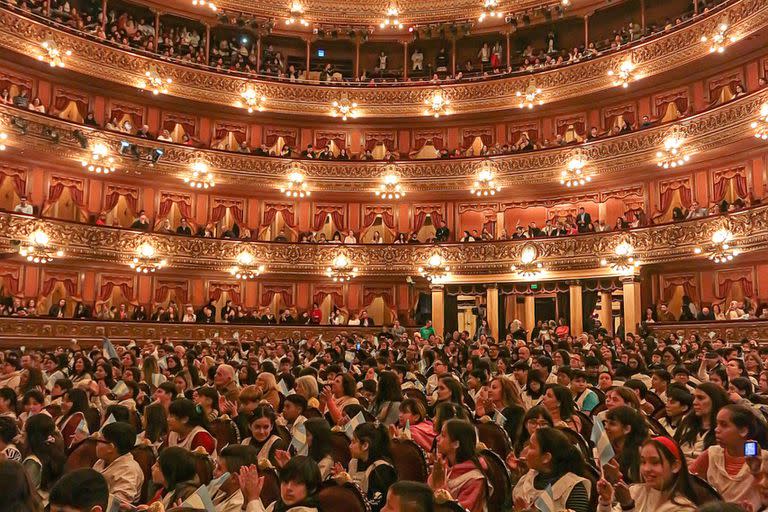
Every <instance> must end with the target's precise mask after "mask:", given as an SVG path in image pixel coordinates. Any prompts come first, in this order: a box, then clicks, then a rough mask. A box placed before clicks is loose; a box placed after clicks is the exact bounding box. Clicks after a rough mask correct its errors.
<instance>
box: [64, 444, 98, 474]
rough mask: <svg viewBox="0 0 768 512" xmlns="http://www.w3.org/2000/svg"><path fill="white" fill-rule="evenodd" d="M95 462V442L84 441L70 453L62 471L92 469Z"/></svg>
mask: <svg viewBox="0 0 768 512" xmlns="http://www.w3.org/2000/svg"><path fill="white" fill-rule="evenodd" d="M97 460H99V458H98V457H97V456H96V440H95V439H90V438H89V439H85V440H84V441H83V442H81V443H80V444H78V445H77V446H75V448H74V449H73V450H72V451H71V452H70V454H69V456H68V457H67V462H66V464H65V465H64V471H65V472H67V471H74V470H75V469H83V468H92V467H93V465H94V464H96V461H97Z"/></svg>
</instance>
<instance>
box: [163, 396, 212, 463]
mask: <svg viewBox="0 0 768 512" xmlns="http://www.w3.org/2000/svg"><path fill="white" fill-rule="evenodd" d="M207 424H208V422H207V420H206V418H205V415H204V413H203V410H202V408H198V407H197V406H195V403H194V402H193V401H192V400H188V399H186V398H181V399H177V400H174V401H173V402H171V403H170V405H169V406H168V430H169V434H168V446H181V447H182V448H186V449H187V450H192V451H194V450H195V449H197V448H201V449H203V450H205V452H206V453H208V454H209V455H211V454H213V453H214V452H215V451H216V439H215V438H214V437H213V436H212V435H211V434H210V433H209V432H208V431H207V430H206V429H205V427H206V426H207Z"/></svg>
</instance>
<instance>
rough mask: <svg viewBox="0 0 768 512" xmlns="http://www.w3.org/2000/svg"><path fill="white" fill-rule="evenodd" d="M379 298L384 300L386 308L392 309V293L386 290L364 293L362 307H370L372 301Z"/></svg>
mask: <svg viewBox="0 0 768 512" xmlns="http://www.w3.org/2000/svg"><path fill="white" fill-rule="evenodd" d="M379 297H381V298H382V299H383V300H384V304H386V305H387V306H388V307H393V305H394V301H393V300H392V293H391V292H389V291H387V290H370V291H366V292H365V295H363V307H368V306H370V305H371V304H372V303H373V301H374V300H376V299H377V298H379Z"/></svg>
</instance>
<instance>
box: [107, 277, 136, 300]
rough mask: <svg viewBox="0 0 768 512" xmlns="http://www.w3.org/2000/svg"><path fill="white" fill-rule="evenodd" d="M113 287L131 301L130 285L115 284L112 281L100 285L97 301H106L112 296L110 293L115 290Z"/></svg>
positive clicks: (131, 289)
mask: <svg viewBox="0 0 768 512" xmlns="http://www.w3.org/2000/svg"><path fill="white" fill-rule="evenodd" d="M115 287H117V288H119V289H120V291H121V292H122V293H123V297H125V298H126V299H128V300H129V301H130V300H133V287H132V286H131V285H130V283H120V284H117V283H114V282H112V281H110V282H108V283H104V284H102V285H101V290H99V300H108V299H109V298H110V297H111V296H112V291H113V290H114V289H115Z"/></svg>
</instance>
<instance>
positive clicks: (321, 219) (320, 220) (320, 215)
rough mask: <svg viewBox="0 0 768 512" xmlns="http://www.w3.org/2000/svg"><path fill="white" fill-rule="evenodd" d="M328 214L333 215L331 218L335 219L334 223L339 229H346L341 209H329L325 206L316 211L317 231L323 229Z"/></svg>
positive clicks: (315, 226) (315, 225)
mask: <svg viewBox="0 0 768 512" xmlns="http://www.w3.org/2000/svg"><path fill="white" fill-rule="evenodd" d="M328 215H330V216H331V220H332V221H333V225H334V227H335V228H336V229H338V230H343V229H344V215H343V214H342V212H341V211H339V210H335V209H334V210H327V209H325V208H321V209H319V210H318V211H317V212H315V224H314V228H315V231H318V230H320V229H322V227H323V224H325V219H326V218H327V217H328Z"/></svg>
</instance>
